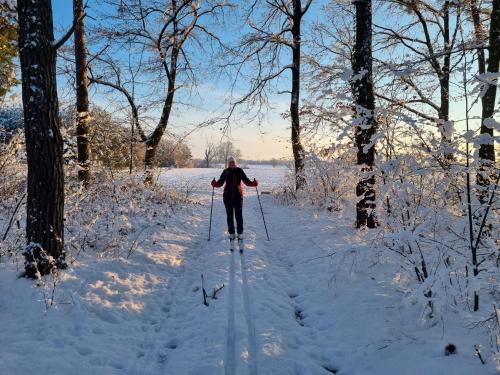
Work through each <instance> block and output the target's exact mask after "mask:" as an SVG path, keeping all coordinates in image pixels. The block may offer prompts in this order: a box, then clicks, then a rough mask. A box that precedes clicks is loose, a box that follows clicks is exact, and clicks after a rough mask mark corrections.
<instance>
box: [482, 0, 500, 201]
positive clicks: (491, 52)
mask: <svg viewBox="0 0 500 375" xmlns="http://www.w3.org/2000/svg"><path fill="white" fill-rule="evenodd" d="M499 64H500V0H493V9H492V12H491V21H490V33H489V48H488V68H487V72H488V73H491V74H495V73H498V68H499ZM496 94H497V86H496V85H495V84H493V85H489V86H488V89H487V91H486V93H485V94H484V96H483V97H482V99H481V101H482V107H483V109H482V115H481V120H482V121H481V129H480V133H481V135H483V134H488V135H489V136H491V139H490V141H489V143H488V144H481V146H480V147H479V173H478V174H477V182H478V184H479V185H481V186H488V185H489V184H490V183H491V176H490V174H491V168H492V167H493V166H494V163H495V144H494V142H493V128H490V127H488V126H486V124H485V121H487V120H488V119H490V118H492V117H493V114H494V112H495V101H496ZM480 196H482V199H481V200H483V201H484V200H485V199H486V196H487V194H484V193H482V194H480Z"/></svg>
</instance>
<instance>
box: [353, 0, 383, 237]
mask: <svg viewBox="0 0 500 375" xmlns="http://www.w3.org/2000/svg"><path fill="white" fill-rule="evenodd" d="M354 5H355V7H356V43H355V45H354V50H353V56H352V70H353V79H352V83H351V86H352V92H353V97H354V101H355V105H356V108H355V110H356V114H355V115H356V117H355V124H356V132H355V137H356V146H357V148H358V153H357V162H358V165H360V166H362V173H364V174H365V176H362V178H361V180H360V181H359V182H358V185H357V186H356V196H357V197H358V199H359V200H358V202H357V203H356V226H357V227H358V228H360V227H368V228H374V227H376V226H377V220H376V217H375V187H374V185H375V175H374V173H373V164H374V161H375V144H374V142H375V140H374V135H375V131H376V121H375V114H374V111H375V96H374V89H373V76H372V64H373V63H372V2H371V0H356V1H354Z"/></svg>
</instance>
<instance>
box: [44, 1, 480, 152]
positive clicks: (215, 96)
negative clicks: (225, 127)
mask: <svg viewBox="0 0 500 375" xmlns="http://www.w3.org/2000/svg"><path fill="white" fill-rule="evenodd" d="M323 2H324V0H321V1H316V2H315V3H313V6H312V8H311V10H310V12H309V13H308V14H307V15H306V17H307V19H306V22H311V21H313V20H315V19H317V18H320V17H322V16H323V15H322V11H321V4H322V3H323ZM52 3H53V12H54V25H55V27H56V30H57V31H58V32H59V33H60V32H61V31H62V30H66V29H67V28H68V27H69V25H70V24H71V22H72V1H71V0H52ZM89 4H90V9H89V10H88V13H89V14H90V16H93V17H94V18H96V19H92V18H90V19H88V20H87V23H88V24H89V25H91V24H95V23H96V22H99V21H100V20H99V18H98V14H99V12H102V11H106V10H107V9H106V7H107V5H105V4H103V3H102V2H101V1H99V0H90V1H89ZM374 22H375V23H385V24H387V22H390V15H387V14H383V13H380V12H379V13H376V14H375V17H374ZM304 28H305V27H304ZM241 29H242V28H241V26H240V25H238V23H237V22H236V23H235V22H230V23H228V25H226V28H225V29H219V33H220V34H219V35H221V37H222V38H223V39H225V40H229V39H234V37H235V35H238V32H239V31H240V30H241ZM90 48H91V49H92V46H90ZM381 53H383V51H382V52H381ZM125 55H126V54H125V53H124V54H123V56H125ZM474 68H475V67H474ZM205 74H207V73H205ZM283 84H284V85H286V86H284V87H287V85H288V81H287V80H284V82H283ZM59 85H60V86H66V87H67V85H66V78H65V77H60V78H59ZM228 87H229V82H228V78H227V77H226V78H222V79H217V78H216V77H215V76H212V77H210V74H208V75H206V76H205V77H204V79H203V84H202V85H201V86H200V87H199V88H198V90H197V93H196V94H195V95H186V94H183V93H180V94H179V95H178V96H177V99H178V100H179V101H180V102H184V103H186V102H189V103H191V104H192V107H186V106H180V105H177V106H174V109H173V112H172V117H171V125H170V126H169V128H170V130H171V131H172V132H174V133H176V134H183V133H185V132H187V131H189V130H190V129H192V128H193V124H195V123H199V122H201V121H203V120H206V119H207V118H208V117H210V116H211V115H212V114H213V113H215V112H217V110H218V109H219V108H220V107H221V106H223V105H224V104H227V90H228ZM243 89H244V86H243ZM452 89H453V88H452ZM457 89H459V90H460V88H455V90H457ZM64 93H66V94H67V95H68V96H67V97H63V98H61V99H62V101H64V100H65V99H67V100H68V101H71V100H72V98H71V95H72V93H71V90H68V89H67V88H66V89H63V88H61V89H60V95H61V96H63V95H65V94H64ZM304 95H307V94H306V93H305V92H304V93H303V94H302V97H303V98H304ZM158 97H159V98H160V97H161V92H160V93H159V94H158ZM122 99H123V98H122V97H121V96H119V95H118V96H116V95H109V94H106V95H105V94H103V93H102V92H101V93H99V92H96V91H95V90H93V91H92V98H91V100H92V101H93V102H94V103H95V104H98V105H100V106H102V107H104V108H110V107H112V106H113V105H114V104H116V103H117V102H120V101H122ZM270 99H271V101H272V109H271V110H270V111H269V112H268V113H267V114H266V115H267V116H266V120H265V121H264V122H263V124H262V126H261V127H260V128H259V127H257V126H256V125H255V124H246V125H245V124H239V123H236V122H234V123H232V126H231V131H230V134H229V135H230V137H231V139H232V140H233V141H234V143H235V144H236V146H237V147H238V148H239V149H240V150H241V151H242V154H243V156H244V157H245V158H251V159H265V158H271V157H276V158H290V157H291V147H290V144H289V137H290V136H289V132H290V131H289V122H288V121H287V120H285V119H283V118H282V116H281V113H284V112H286V111H287V108H288V105H289V96H288V95H287V94H285V95H274V96H272V97H271V98H270ZM125 107H126V106H125ZM478 108H479V107H478V106H475V108H474V110H473V112H472V113H473V114H477V113H478V112H477V110H478ZM151 114H152V116H153V117H154V116H155V114H157V113H155V112H154V111H153V112H152V113H151ZM451 117H452V118H453V119H463V118H464V117H465V111H464V103H463V102H462V101H455V102H452V103H451ZM472 124H474V122H472ZM476 125H477V124H476ZM476 125H474V128H475V127H476ZM463 126H464V124H463V122H459V123H457V128H458V129H460V128H463ZM221 137H222V132H221V131H220V130H219V129H218V128H209V129H206V128H205V129H203V130H199V131H196V132H195V133H193V134H192V135H190V136H189V137H188V138H187V141H188V143H189V145H190V146H191V148H192V150H193V154H194V156H195V157H201V155H202V153H203V150H204V147H205V145H206V142H207V141H214V142H217V141H219V140H220V139H221Z"/></svg>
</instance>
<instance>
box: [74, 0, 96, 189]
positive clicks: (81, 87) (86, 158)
mask: <svg viewBox="0 0 500 375" xmlns="http://www.w3.org/2000/svg"><path fill="white" fill-rule="evenodd" d="M73 17H74V19H79V18H81V21H80V23H79V24H78V25H77V26H76V27H75V32H74V34H75V72H76V79H75V82H76V142H77V145H78V166H79V170H78V178H79V179H80V182H82V183H83V185H84V186H87V185H88V184H89V181H90V161H91V159H92V158H91V146H90V139H89V93H88V79H87V49H86V43H85V25H84V20H83V17H84V6H83V0H73Z"/></svg>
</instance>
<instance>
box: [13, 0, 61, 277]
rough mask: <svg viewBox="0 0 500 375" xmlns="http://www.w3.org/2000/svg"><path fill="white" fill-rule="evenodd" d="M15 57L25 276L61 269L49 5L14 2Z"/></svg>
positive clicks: (58, 139) (57, 135) (46, 1)
mask: <svg viewBox="0 0 500 375" xmlns="http://www.w3.org/2000/svg"><path fill="white" fill-rule="evenodd" d="M17 10H18V20H19V56H20V63H21V73H22V96H23V109H24V131H25V137H26V154H27V162H28V191H27V196H28V199H27V215H26V238H27V247H26V251H25V252H24V255H25V258H26V261H25V270H26V276H27V277H37V276H38V275H39V274H41V275H44V274H47V273H49V272H50V271H51V269H52V267H54V266H58V267H64V265H65V262H64V248H63V246H64V224H63V216H64V215H63V214H64V172H63V157H62V154H63V140H62V136H61V133H60V131H59V113H58V107H59V105H58V99H57V86H56V50H55V48H54V46H53V42H54V34H53V24H52V6H51V1H50V0H39V1H36V2H34V1H31V0H18V2H17Z"/></svg>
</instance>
